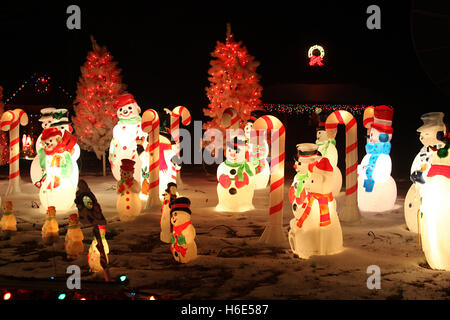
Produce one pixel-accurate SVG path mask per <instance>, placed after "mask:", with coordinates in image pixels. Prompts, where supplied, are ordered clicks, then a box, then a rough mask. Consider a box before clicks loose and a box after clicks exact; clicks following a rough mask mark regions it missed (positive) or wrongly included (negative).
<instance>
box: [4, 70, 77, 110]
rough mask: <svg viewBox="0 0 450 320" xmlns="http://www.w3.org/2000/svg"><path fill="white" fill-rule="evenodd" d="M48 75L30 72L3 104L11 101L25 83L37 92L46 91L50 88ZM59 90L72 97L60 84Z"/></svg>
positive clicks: (42, 92)
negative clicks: (28, 76)
mask: <svg viewBox="0 0 450 320" xmlns="http://www.w3.org/2000/svg"><path fill="white" fill-rule="evenodd" d="M50 79H51V78H50V76H48V75H46V74H44V75H39V76H38V75H37V74H36V73H34V74H32V75H31V76H30V78H29V79H28V80H25V81H24V82H23V83H22V85H21V86H19V87H18V88H17V89H16V90H15V91H14V92H13V93H12V94H11V96H10V97H9V98H8V99H6V100H5V101H6V102H5V104H8V103H12V100H13V99H14V98H15V97H16V96H17V94H18V93H19V92H21V91H22V90H23V89H24V88H25V86H26V85H33V86H34V89H35V90H36V92H37V93H41V94H44V93H48V91H49V90H50ZM57 88H58V89H59V90H61V92H62V93H64V94H65V95H66V96H67V97H68V98H70V99H72V98H73V96H72V95H71V94H70V93H69V92H68V91H67V90H65V89H64V88H63V87H61V86H57Z"/></svg>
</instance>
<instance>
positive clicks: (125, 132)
mask: <svg viewBox="0 0 450 320" xmlns="http://www.w3.org/2000/svg"><path fill="white" fill-rule="evenodd" d="M114 107H115V108H116V110H117V117H118V118H119V121H118V122H117V124H116V126H115V127H114V129H113V138H112V139H111V143H110V148H109V162H110V165H111V171H112V173H113V176H114V178H115V179H116V180H120V179H121V176H120V165H121V161H122V159H131V160H133V161H134V162H135V167H136V170H135V172H134V179H135V180H136V181H138V182H139V183H140V182H141V179H142V178H141V163H142V161H141V156H142V157H144V153H145V151H142V150H145V149H146V147H147V133H145V132H143V131H142V128H141V116H140V113H141V108H140V107H139V106H138V104H137V102H136V100H135V99H134V97H133V95H132V94H129V93H127V94H123V95H120V96H119V97H118V98H117V99H116V101H114Z"/></svg>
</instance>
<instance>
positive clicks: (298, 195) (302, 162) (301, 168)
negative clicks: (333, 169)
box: [289, 143, 320, 219]
mask: <svg viewBox="0 0 450 320" xmlns="http://www.w3.org/2000/svg"><path fill="white" fill-rule="evenodd" d="M318 148H319V146H318V145H317V144H314V143H301V144H298V145H297V160H296V161H295V164H294V169H295V171H297V174H296V175H295V177H294V181H293V182H292V184H291V187H290V189H289V202H290V203H291V204H292V213H293V214H294V217H296V218H297V219H298V218H300V211H302V207H301V206H302V204H303V202H304V201H305V199H306V197H307V192H306V189H305V183H306V181H308V180H309V178H311V174H312V169H313V168H314V166H315V164H316V163H317V161H318V160H320V153H319V151H318Z"/></svg>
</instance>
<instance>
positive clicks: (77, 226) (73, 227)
mask: <svg viewBox="0 0 450 320" xmlns="http://www.w3.org/2000/svg"><path fill="white" fill-rule="evenodd" d="M79 227H80V225H79V224H74V225H72V226H68V227H67V228H68V229H77V228H79Z"/></svg>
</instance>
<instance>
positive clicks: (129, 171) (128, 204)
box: [116, 159, 142, 221]
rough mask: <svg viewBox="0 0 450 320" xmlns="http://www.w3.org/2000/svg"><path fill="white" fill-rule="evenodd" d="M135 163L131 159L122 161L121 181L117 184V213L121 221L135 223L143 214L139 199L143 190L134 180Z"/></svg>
mask: <svg viewBox="0 0 450 320" xmlns="http://www.w3.org/2000/svg"><path fill="white" fill-rule="evenodd" d="M134 165H135V162H134V161H133V160H130V159H122V165H121V166H120V180H119V181H118V182H117V193H118V194H119V198H118V199H117V204H116V208H117V212H118V213H119V218H120V221H133V220H134V219H136V217H137V216H138V215H139V214H140V213H141V209H142V204H141V199H140V198H139V192H140V191H141V188H140V186H139V183H138V182H137V181H136V180H135V179H134V178H133V173H134V171H135V169H134Z"/></svg>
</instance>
